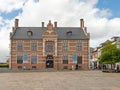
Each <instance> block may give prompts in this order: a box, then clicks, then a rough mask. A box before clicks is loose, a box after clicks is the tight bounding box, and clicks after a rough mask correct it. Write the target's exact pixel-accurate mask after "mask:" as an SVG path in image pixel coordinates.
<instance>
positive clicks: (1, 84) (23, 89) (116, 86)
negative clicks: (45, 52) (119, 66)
mask: <svg viewBox="0 0 120 90" xmlns="http://www.w3.org/2000/svg"><path fill="white" fill-rule="evenodd" d="M0 90H120V73H103V72H101V71H56V72H26V73H25V72H24V73H22V72H20V73H19V72H17V73H0Z"/></svg>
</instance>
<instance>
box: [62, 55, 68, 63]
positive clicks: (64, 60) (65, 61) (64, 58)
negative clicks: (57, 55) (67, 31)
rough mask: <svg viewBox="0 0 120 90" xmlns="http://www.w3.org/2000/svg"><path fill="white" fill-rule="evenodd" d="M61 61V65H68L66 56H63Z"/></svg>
mask: <svg viewBox="0 0 120 90" xmlns="http://www.w3.org/2000/svg"><path fill="white" fill-rule="evenodd" d="M62 59H63V64H68V56H67V55H64V56H63V58H62Z"/></svg>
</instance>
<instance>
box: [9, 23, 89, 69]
mask: <svg viewBox="0 0 120 90" xmlns="http://www.w3.org/2000/svg"><path fill="white" fill-rule="evenodd" d="M16 23H17V24H16ZM54 24H55V26H54V27H53V24H52V23H51V22H49V23H48V25H47V28H46V31H45V32H44V33H43V34H42V37H43V38H42V39H34V40H33V39H13V38H12V36H14V34H15V32H16V28H18V22H15V27H14V28H13V32H12V33H10V38H11V60H10V68H11V69H18V68H25V69H33V68H35V69H45V68H48V67H47V63H48V64H50V63H52V64H51V65H52V66H51V67H52V68H55V69H72V66H75V65H76V63H78V61H77V62H76V63H74V61H73V53H74V52H75V53H77V57H79V56H80V57H82V63H78V66H79V68H81V69H88V59H89V55H88V54H89V52H88V51H89V39H76V40H75V39H70V40H68V39H67V40H65V39H63V40H62V39H58V33H57V32H56V31H54V29H55V28H57V22H55V23H54ZM83 24H84V23H82V26H83ZM83 27H84V26H83ZM42 28H44V23H43V22H42ZM82 30H84V29H82ZM84 32H85V33H86V36H87V37H88V38H89V33H87V31H86V30H85V31H84ZM33 34H34V32H33ZM19 42H22V50H18V43H19ZM34 42H35V43H36V47H37V49H36V50H31V48H32V47H31V44H32V43H34ZM47 42H48V45H49V44H50V43H52V44H51V48H52V50H53V51H47V49H46V47H47ZM49 42H50V43H49ZM64 42H67V43H68V46H67V50H63V43H64ZM78 42H81V43H82V49H81V50H77V46H76V44H77V43H78ZM48 50H49V46H48ZM25 52H27V56H26V57H27V59H26V60H27V62H24V60H23V62H22V63H20V64H19V63H17V58H18V57H17V56H18V55H21V56H23V57H22V59H24V53H25ZM64 55H67V63H63V56H64ZM32 56H36V57H37V59H33V60H37V61H36V62H35V63H34V64H32V61H31V60H32V59H31V58H32ZM47 58H52V60H51V59H50V60H51V61H48V62H47ZM48 60H49V59H48ZM33 62H34V61H33ZM65 62H66V61H65ZM48 66H49V65H48Z"/></svg>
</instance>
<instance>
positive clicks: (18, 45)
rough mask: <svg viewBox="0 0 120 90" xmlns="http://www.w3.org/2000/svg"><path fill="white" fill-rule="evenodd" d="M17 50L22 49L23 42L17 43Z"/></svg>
mask: <svg viewBox="0 0 120 90" xmlns="http://www.w3.org/2000/svg"><path fill="white" fill-rule="evenodd" d="M17 50H23V43H22V42H18V43H17Z"/></svg>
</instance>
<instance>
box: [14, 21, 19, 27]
mask: <svg viewBox="0 0 120 90" xmlns="http://www.w3.org/2000/svg"><path fill="white" fill-rule="evenodd" d="M18 22H19V19H15V29H16V28H18Z"/></svg>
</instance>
